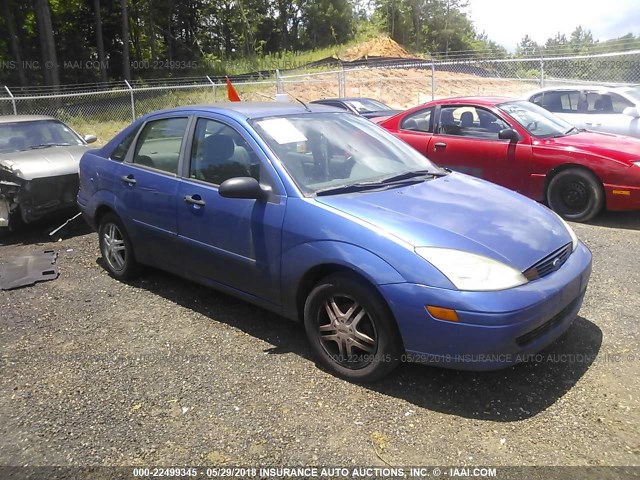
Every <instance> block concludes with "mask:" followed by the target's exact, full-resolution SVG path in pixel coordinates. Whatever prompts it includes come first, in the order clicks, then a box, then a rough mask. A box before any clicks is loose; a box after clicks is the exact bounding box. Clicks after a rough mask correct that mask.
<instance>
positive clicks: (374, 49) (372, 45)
mask: <svg viewBox="0 0 640 480" xmlns="http://www.w3.org/2000/svg"><path fill="white" fill-rule="evenodd" d="M368 57H402V58H415V55H412V54H410V53H409V52H407V51H406V50H405V49H404V48H403V47H402V46H401V45H400V44H399V43H397V42H396V41H394V40H392V39H391V38H389V37H386V36H382V37H378V38H372V39H371V40H368V41H366V42H364V43H359V44H358V45H354V46H353V47H350V48H348V49H347V50H345V51H344V52H341V53H340V59H341V60H347V61H350V62H352V61H354V60H360V59H366V58H368Z"/></svg>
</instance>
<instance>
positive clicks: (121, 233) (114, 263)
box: [98, 213, 138, 280]
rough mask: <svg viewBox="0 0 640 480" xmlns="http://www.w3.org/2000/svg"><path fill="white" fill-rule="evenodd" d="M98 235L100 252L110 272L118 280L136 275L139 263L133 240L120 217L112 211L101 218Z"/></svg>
mask: <svg viewBox="0 0 640 480" xmlns="http://www.w3.org/2000/svg"><path fill="white" fill-rule="evenodd" d="M98 235H99V238H100V253H101V254H102V258H103V259H104V263H105V266H106V267H107V270H108V271H109V273H110V274H111V275H112V276H113V277H115V278H117V279H118V280H127V279H130V278H133V277H134V276H136V274H137V273H138V264H137V262H136V259H135V256H134V254H133V247H132V245H131V241H130V240H129V236H128V235H127V232H126V230H125V229H124V226H123V225H122V222H121V221H120V219H119V218H118V217H117V216H115V215H114V214H112V213H108V214H106V215H105V216H104V217H102V219H101V220H100V226H99V228H98Z"/></svg>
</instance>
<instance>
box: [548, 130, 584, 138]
mask: <svg viewBox="0 0 640 480" xmlns="http://www.w3.org/2000/svg"><path fill="white" fill-rule="evenodd" d="M574 130H575V131H576V133H580V132H581V131H583V130H579V129H578V128H576V127H571V128H570V129H569V130H567V131H566V132H562V133H557V134H555V135H552V136H551V138H560V137H565V136H567V135H569V134H570V133H571V132H573V131H574Z"/></svg>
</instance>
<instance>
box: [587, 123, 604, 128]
mask: <svg viewBox="0 0 640 480" xmlns="http://www.w3.org/2000/svg"><path fill="white" fill-rule="evenodd" d="M586 124H587V125H589V126H590V127H599V126H601V125H602V124H601V123H595V122H587V123H586Z"/></svg>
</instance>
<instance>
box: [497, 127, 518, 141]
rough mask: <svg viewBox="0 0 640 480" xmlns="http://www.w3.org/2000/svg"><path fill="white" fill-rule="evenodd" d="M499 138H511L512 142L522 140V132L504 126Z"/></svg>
mask: <svg viewBox="0 0 640 480" xmlns="http://www.w3.org/2000/svg"><path fill="white" fill-rule="evenodd" d="M498 138H499V139H500V140H510V141H512V142H517V141H518V140H520V134H519V133H518V132H516V131H515V130H514V129H513V128H503V129H502V130H500V132H498Z"/></svg>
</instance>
